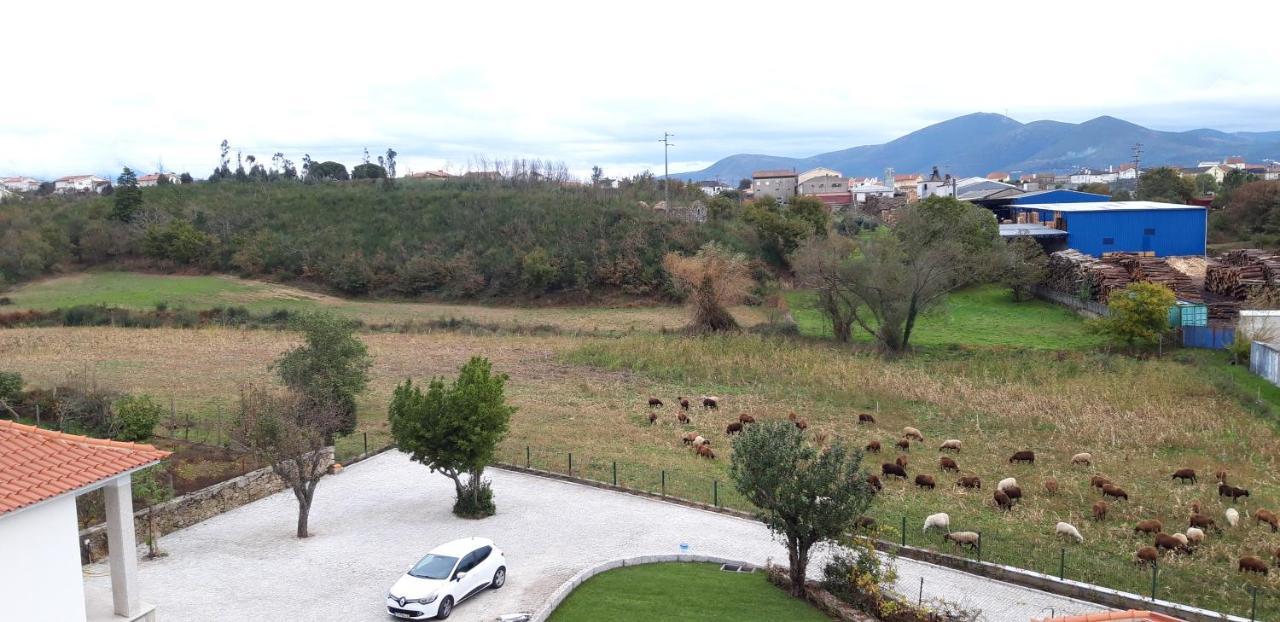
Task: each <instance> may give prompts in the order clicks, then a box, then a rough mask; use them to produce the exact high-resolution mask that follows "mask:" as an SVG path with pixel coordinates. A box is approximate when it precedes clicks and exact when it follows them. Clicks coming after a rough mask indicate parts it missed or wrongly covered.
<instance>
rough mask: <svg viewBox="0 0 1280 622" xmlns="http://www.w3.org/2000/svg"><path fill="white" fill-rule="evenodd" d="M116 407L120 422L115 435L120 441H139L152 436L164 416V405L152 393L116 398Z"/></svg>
mask: <svg viewBox="0 0 1280 622" xmlns="http://www.w3.org/2000/svg"><path fill="white" fill-rule="evenodd" d="M115 409H116V420H117V421H118V422H119V429H118V430H117V431H116V434H115V437H116V440H119V441H129V442H138V441H145V440H147V439H149V438H151V436H152V434H154V433H155V429H156V425H158V424H159V423H160V418H161V417H163V416H164V407H162V406H160V404H158V403H156V401H155V400H154V399H152V398H151V396H150V395H126V396H125V397H122V398H120V399H119V400H116V403H115Z"/></svg>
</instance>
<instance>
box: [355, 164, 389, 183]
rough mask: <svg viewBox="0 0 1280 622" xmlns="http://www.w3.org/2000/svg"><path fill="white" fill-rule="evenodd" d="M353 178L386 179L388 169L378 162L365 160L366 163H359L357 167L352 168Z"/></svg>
mask: <svg viewBox="0 0 1280 622" xmlns="http://www.w3.org/2000/svg"><path fill="white" fill-rule="evenodd" d="M351 178H352V179H386V178H387V169H385V168H383V167H382V166H380V165H378V164H372V163H369V162H365V163H364V164H357V165H356V166H355V168H353V169H351Z"/></svg>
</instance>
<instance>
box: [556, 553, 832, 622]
mask: <svg viewBox="0 0 1280 622" xmlns="http://www.w3.org/2000/svg"><path fill="white" fill-rule="evenodd" d="M551 620H552V622H579V621H581V622H587V621H590V622H596V621H598V620H611V621H618V622H621V621H626V620H646V621H647V620H674V621H689V622H692V621H702V620H741V621H742V622H750V621H752V620H762V621H763V620H768V621H774V620H788V621H795V622H804V621H805V620H814V621H826V620H827V617H826V616H825V615H823V614H822V613H821V612H819V611H818V610H817V609H814V608H813V607H812V606H810V605H809V604H808V603H806V602H805V601H803V600H800V599H797V598H792V597H791V596H789V595H788V594H787V593H786V592H784V591H782V590H781V589H779V588H778V587H776V586H774V585H772V584H770V583H769V582H768V580H767V579H765V576H764V572H763V571H756V572H755V573H753V574H735V573H730V572H721V571H720V567H719V566H718V565H716V564H692V563H689V564H682V563H667V564H645V565H643V566H631V567H629V568H619V569H617V570H610V571H608V572H605V573H602V574H599V575H596V576H594V577H592V578H590V579H588V580H587V581H586V582H585V583H583V584H582V585H581V586H580V587H579V588H578V589H576V590H574V591H573V593H572V594H570V595H569V598H567V599H565V601H564V603H562V604H561V605H560V607H559V608H557V609H556V610H555V613H553V614H552V615H551Z"/></svg>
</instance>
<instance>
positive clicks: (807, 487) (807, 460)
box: [729, 420, 875, 597]
mask: <svg viewBox="0 0 1280 622" xmlns="http://www.w3.org/2000/svg"><path fill="white" fill-rule="evenodd" d="M729 476H730V477H731V478H732V479H733V483H734V487H735V488H737V490H738V492H740V493H741V494H742V495H743V496H744V497H746V498H747V500H748V501H750V502H751V503H752V505H754V506H755V507H756V508H757V510H756V517H757V518H758V519H759V520H760V521H762V522H764V524H765V526H767V527H768V528H769V530H770V531H772V532H773V533H774V534H775V535H776V536H778V537H780V538H781V539H783V540H784V541H785V543H786V546H787V557H788V560H789V562H790V574H791V595H792V596H797V597H802V596H804V593H805V589H804V585H805V572H806V570H807V568H808V565H809V551H810V550H811V549H812V548H813V546H814V545H815V544H817V543H819V542H824V541H830V540H836V539H838V538H840V537H841V536H843V535H844V534H845V533H847V532H849V531H852V530H853V529H854V528H855V527H856V526H857V521H858V518H859V517H861V516H862V515H863V514H865V513H866V511H867V509H868V508H870V507H871V502H872V501H873V500H874V495H875V492H874V491H873V490H872V488H871V486H870V484H868V483H867V473H866V472H865V471H864V470H862V452H861V451H859V450H857V449H853V448H851V447H849V446H848V445H847V444H845V443H843V442H840V441H837V442H834V443H832V444H831V445H830V446H828V447H823V448H818V447H815V446H814V445H813V444H812V443H810V442H808V441H807V440H806V439H805V434H804V432H802V431H801V430H799V429H797V428H796V426H794V425H792V424H791V423H790V422H787V421H777V420H774V421H765V422H762V423H756V424H752V425H749V426H747V427H746V429H745V430H743V432H742V434H740V435H738V437H737V438H735V439H734V441H733V457H732V458H731V459H730V463H729Z"/></svg>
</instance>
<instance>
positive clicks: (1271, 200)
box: [1223, 181, 1280, 236]
mask: <svg viewBox="0 0 1280 622" xmlns="http://www.w3.org/2000/svg"><path fill="white" fill-rule="evenodd" d="M1223 214H1224V215H1225V216H1226V218H1224V219H1223V220H1224V221H1226V222H1227V223H1228V225H1229V227H1230V228H1232V229H1234V230H1236V231H1238V232H1239V233H1241V234H1243V235H1257V234H1263V235H1269V236H1274V235H1280V181H1257V182H1253V183H1250V184H1246V185H1244V186H1241V187H1240V188H1237V189H1236V190H1234V191H1232V192H1231V200H1230V201H1228V202H1227V205H1226V209H1224V210H1223Z"/></svg>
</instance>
